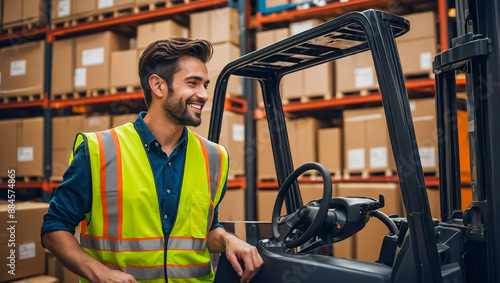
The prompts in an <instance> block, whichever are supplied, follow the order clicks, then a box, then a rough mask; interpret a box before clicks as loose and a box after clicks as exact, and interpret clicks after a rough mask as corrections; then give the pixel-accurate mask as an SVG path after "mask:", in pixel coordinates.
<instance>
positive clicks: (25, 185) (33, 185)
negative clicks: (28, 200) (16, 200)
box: [0, 181, 44, 190]
mask: <svg viewBox="0 0 500 283" xmlns="http://www.w3.org/2000/svg"><path fill="white" fill-rule="evenodd" d="M43 183H44V182H43V181H35V182H20V181H16V183H15V186H14V190H15V189H37V188H40V189H41V188H43ZM8 186H9V183H8V182H5V183H0V189H7V188H9V187H8Z"/></svg>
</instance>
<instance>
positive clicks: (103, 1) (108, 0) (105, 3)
mask: <svg viewBox="0 0 500 283" xmlns="http://www.w3.org/2000/svg"><path fill="white" fill-rule="evenodd" d="M109 7H113V0H98V1H97V8H98V9H104V8H109Z"/></svg>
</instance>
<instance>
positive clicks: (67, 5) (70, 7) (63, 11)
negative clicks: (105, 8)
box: [50, 0, 91, 23]
mask: <svg viewBox="0 0 500 283" xmlns="http://www.w3.org/2000/svg"><path fill="white" fill-rule="evenodd" d="M88 2H91V1H88ZM73 13H74V0H52V3H51V14H50V16H51V19H50V20H51V21H52V23H54V22H62V21H67V20H69V19H70V18H71V16H72V15H73Z"/></svg>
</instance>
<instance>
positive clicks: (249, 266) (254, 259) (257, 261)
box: [240, 246, 264, 282]
mask: <svg viewBox="0 0 500 283" xmlns="http://www.w3.org/2000/svg"><path fill="white" fill-rule="evenodd" d="M244 253H245V254H244V258H243V261H244V262H245V271H244V273H243V276H242V277H241V280H240V282H250V280H252V278H253V277H254V276H255V275H256V274H257V272H258V271H259V270H260V268H261V266H262V264H264V261H263V260H262V258H261V256H260V255H259V252H258V251H257V249H256V248H255V247H252V246H250V247H248V248H246V249H245V250H244Z"/></svg>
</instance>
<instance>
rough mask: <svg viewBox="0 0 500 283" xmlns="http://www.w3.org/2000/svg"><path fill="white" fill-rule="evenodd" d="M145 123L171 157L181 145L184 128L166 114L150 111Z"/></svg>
mask: <svg viewBox="0 0 500 283" xmlns="http://www.w3.org/2000/svg"><path fill="white" fill-rule="evenodd" d="M144 123H145V124H146V126H147V127H148V129H149V130H150V131H151V133H152V134H153V135H154V136H155V137H156V139H157V140H158V142H159V143H160V144H161V146H162V149H163V151H164V152H165V153H166V154H167V155H168V156H170V154H171V153H172V151H174V149H175V147H176V146H177V144H178V143H179V139H180V138H181V135H182V131H183V130H184V126H182V125H178V124H174V123H173V122H172V121H170V120H169V119H168V118H167V117H166V115H165V114H164V113H155V112H153V111H148V114H147V115H146V117H144Z"/></svg>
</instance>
